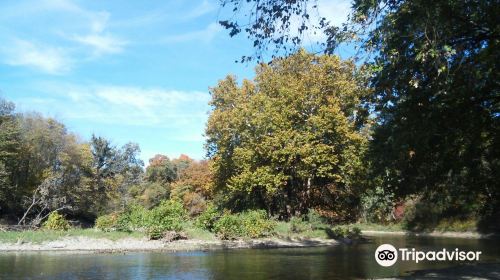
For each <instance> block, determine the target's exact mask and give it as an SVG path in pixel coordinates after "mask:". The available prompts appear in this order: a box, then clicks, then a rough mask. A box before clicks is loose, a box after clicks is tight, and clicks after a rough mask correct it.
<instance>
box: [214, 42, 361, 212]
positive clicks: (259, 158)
mask: <svg viewBox="0 0 500 280" xmlns="http://www.w3.org/2000/svg"><path fill="white" fill-rule="evenodd" d="M256 73H257V75H256V77H255V80H254V82H251V81H248V80H245V81H244V82H243V84H242V86H241V87H239V86H238V85H237V83H236V80H235V78H234V77H227V78H226V79H225V80H223V81H220V82H219V84H218V86H217V87H215V88H213V89H212V90H211V92H212V101H211V103H210V104H211V105H212V107H213V111H212V113H211V115H210V117H209V120H208V124H207V129H206V135H207V136H208V142H207V148H208V151H209V154H208V155H209V157H210V158H211V159H212V160H213V166H214V173H215V174H214V177H215V178H214V180H215V185H216V187H217V188H218V190H219V191H220V192H222V193H223V194H225V195H226V196H227V201H228V202H229V203H228V205H230V206H233V208H235V209H236V210H237V209H240V210H241V209H246V208H249V207H259V208H264V209H267V210H268V212H270V214H278V215H281V216H282V217H283V218H289V217H290V216H292V215H299V214H303V213H305V212H306V211H307V210H308V209H309V208H322V209H325V210H330V211H333V213H334V214H337V218H341V219H342V218H349V217H346V216H345V215H347V212H348V211H349V209H350V208H349V202H348V201H349V199H352V198H353V197H354V194H355V193H356V192H357V188H358V187H359V186H358V184H357V183H358V179H359V178H358V175H359V171H360V168H361V162H360V159H361V156H362V153H363V149H364V145H365V143H366V137H365V136H364V135H363V133H362V129H363V128H364V124H365V121H366V118H365V115H364V114H363V109H362V108H361V106H360V105H361V103H360V99H361V98H362V97H363V96H364V95H365V94H366V93H367V91H366V88H365V87H364V86H363V84H362V82H361V80H359V79H357V74H356V73H357V70H356V67H355V65H354V64H353V63H352V62H349V61H341V60H340V59H339V58H338V57H336V56H326V55H325V56H319V57H318V56H314V55H312V54H308V53H306V52H305V51H300V52H298V53H296V54H294V55H292V56H290V57H288V58H284V59H275V60H273V61H272V62H271V63H270V65H264V64H262V65H260V66H259V67H258V68H257V70H256ZM353 202H354V201H353ZM350 206H352V205H350Z"/></svg>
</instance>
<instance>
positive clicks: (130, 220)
mask: <svg viewBox="0 0 500 280" xmlns="http://www.w3.org/2000/svg"><path fill="white" fill-rule="evenodd" d="M147 216H148V211H147V210H146V209H145V208H144V207H143V206H141V205H139V204H130V205H128V206H127V209H126V210H125V211H124V212H123V213H121V214H120V215H119V216H118V218H117V221H116V228H117V230H120V231H134V230H144V229H145V228H147Z"/></svg>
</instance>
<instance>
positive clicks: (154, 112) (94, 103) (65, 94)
mask: <svg viewBox="0 0 500 280" xmlns="http://www.w3.org/2000/svg"><path fill="white" fill-rule="evenodd" d="M39 88H43V91H44V92H47V94H48V95H50V96H52V98H53V99H54V105H53V107H54V110H56V111H57V112H58V114H61V116H62V117H63V118H68V119H80V120H85V121H88V122H95V123H105V124H116V125H138V126H147V127H174V128H178V129H181V130H182V129H183V127H185V126H188V127H189V126H203V125H204V123H205V120H206V117H207V114H206V112H207V111H208V110H209V107H208V101H209V99H210V95H209V94H208V93H206V92H200V91H179V90H167V89H162V88H140V87H126V86H113V85H111V86H109V85H89V86H78V85H73V84H62V83H43V84H40V85H39ZM25 102H26V101H25ZM186 137H187V136H186Z"/></svg>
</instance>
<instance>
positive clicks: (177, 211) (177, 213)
mask: <svg viewBox="0 0 500 280" xmlns="http://www.w3.org/2000/svg"><path fill="white" fill-rule="evenodd" d="M186 217H187V213H186V210H184V207H183V205H182V203H180V202H179V201H176V200H164V201H162V202H161V203H160V205H158V206H157V207H155V208H153V209H151V210H149V211H148V217H147V225H146V228H147V229H146V232H147V233H148V235H149V237H150V238H156V237H157V236H159V235H161V234H162V233H163V232H164V231H167V230H174V231H180V230H181V229H182V224H183V221H184V220H185V219H186Z"/></svg>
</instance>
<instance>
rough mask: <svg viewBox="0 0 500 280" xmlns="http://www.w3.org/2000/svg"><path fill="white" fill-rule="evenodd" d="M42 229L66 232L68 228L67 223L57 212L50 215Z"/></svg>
mask: <svg viewBox="0 0 500 280" xmlns="http://www.w3.org/2000/svg"><path fill="white" fill-rule="evenodd" d="M43 227H44V228H46V229H52V230H68V229H69V228H70V226H69V223H68V221H67V220H66V219H65V218H64V217H63V215H61V214H59V213H57V211H53V212H52V213H50V215H49V218H48V219H47V221H45V223H43Z"/></svg>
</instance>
